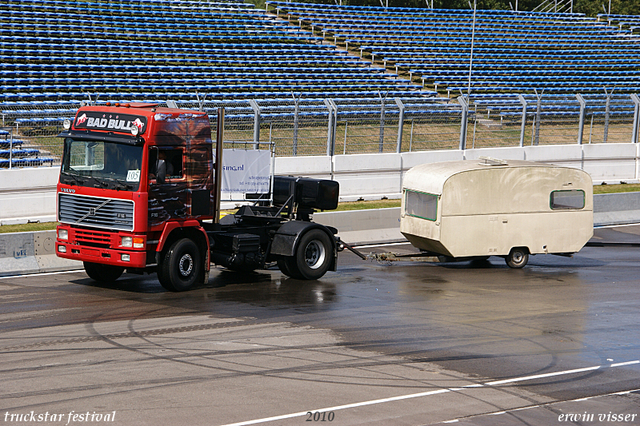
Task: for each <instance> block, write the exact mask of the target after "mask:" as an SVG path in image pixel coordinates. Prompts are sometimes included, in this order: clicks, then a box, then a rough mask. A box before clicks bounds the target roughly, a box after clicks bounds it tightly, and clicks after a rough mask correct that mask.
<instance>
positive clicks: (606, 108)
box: [602, 87, 615, 143]
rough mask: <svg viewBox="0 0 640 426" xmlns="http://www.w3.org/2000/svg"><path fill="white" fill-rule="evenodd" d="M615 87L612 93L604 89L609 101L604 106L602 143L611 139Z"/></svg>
mask: <svg viewBox="0 0 640 426" xmlns="http://www.w3.org/2000/svg"><path fill="white" fill-rule="evenodd" d="M614 90H615V87H614V88H613V89H611V92H607V88H606V87H605V88H604V94H605V95H607V100H606V103H605V106H604V136H603V138H602V143H607V139H608V138H609V116H610V114H611V95H613V91H614Z"/></svg>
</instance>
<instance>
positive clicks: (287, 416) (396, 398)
mask: <svg viewBox="0 0 640 426" xmlns="http://www.w3.org/2000/svg"><path fill="white" fill-rule="evenodd" d="M451 391H452V390H451V389H438V390H435V391H428V392H420V393H413V394H410V395H400V396H392V397H389V398H382V399H374V400H371V401H363V402H354V403H353V404H345V405H338V406H335V407H328V408H321V409H317V410H307V411H301V412H299V413H291V414H284V415H282V416H274V417H267V418H265V419H256V420H248V421H246V422H239V423H230V424H226V425H224V426H246V425H254V424H257V423H266V422H273V421H276V420H284V419H290V418H293V417H302V416H306V415H307V413H309V412H316V411H319V412H321V413H322V412H326V411H338V410H346V409H348V408H356V407H364V406H366V405H376V404H382V403H385V402H392V401H402V400H403V399H412V398H420V397H423V396H431V395H438V394H442V393H449V392H451Z"/></svg>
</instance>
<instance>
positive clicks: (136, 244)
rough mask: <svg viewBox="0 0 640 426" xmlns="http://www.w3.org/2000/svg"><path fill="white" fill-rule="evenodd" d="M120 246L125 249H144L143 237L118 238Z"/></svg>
mask: <svg viewBox="0 0 640 426" xmlns="http://www.w3.org/2000/svg"><path fill="white" fill-rule="evenodd" d="M120 246H122V247H127V248H144V238H143V237H128V236H127V237H120Z"/></svg>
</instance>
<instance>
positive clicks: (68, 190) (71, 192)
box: [62, 188, 76, 194]
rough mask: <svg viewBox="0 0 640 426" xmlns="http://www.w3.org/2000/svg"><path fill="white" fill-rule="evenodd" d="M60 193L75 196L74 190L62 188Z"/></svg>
mask: <svg viewBox="0 0 640 426" xmlns="http://www.w3.org/2000/svg"><path fill="white" fill-rule="evenodd" d="M62 192H68V193H69V194H75V192H76V190H75V189H71V188H62Z"/></svg>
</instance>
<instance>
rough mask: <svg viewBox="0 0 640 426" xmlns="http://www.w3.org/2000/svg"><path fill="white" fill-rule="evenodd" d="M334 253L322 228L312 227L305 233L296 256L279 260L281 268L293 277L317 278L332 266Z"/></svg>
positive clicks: (303, 278)
mask: <svg viewBox="0 0 640 426" xmlns="http://www.w3.org/2000/svg"><path fill="white" fill-rule="evenodd" d="M332 255H333V250H332V245H331V240H330V239H329V236H328V235H327V233H326V232H324V231H322V230H321V229H312V230H310V231H309V232H307V233H305V234H304V235H303V236H302V237H301V238H300V242H299V243H298V247H297V248H296V252H295V256H294V257H288V258H285V259H283V260H282V262H284V268H283V267H282V266H283V265H282V264H281V263H280V262H279V263H278V265H279V266H280V269H281V270H282V272H284V273H285V274H287V275H289V276H290V277H292V278H298V279H302V280H317V279H319V278H321V277H322V276H323V275H324V274H325V273H326V272H327V271H328V270H329V267H330V266H331V259H332Z"/></svg>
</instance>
